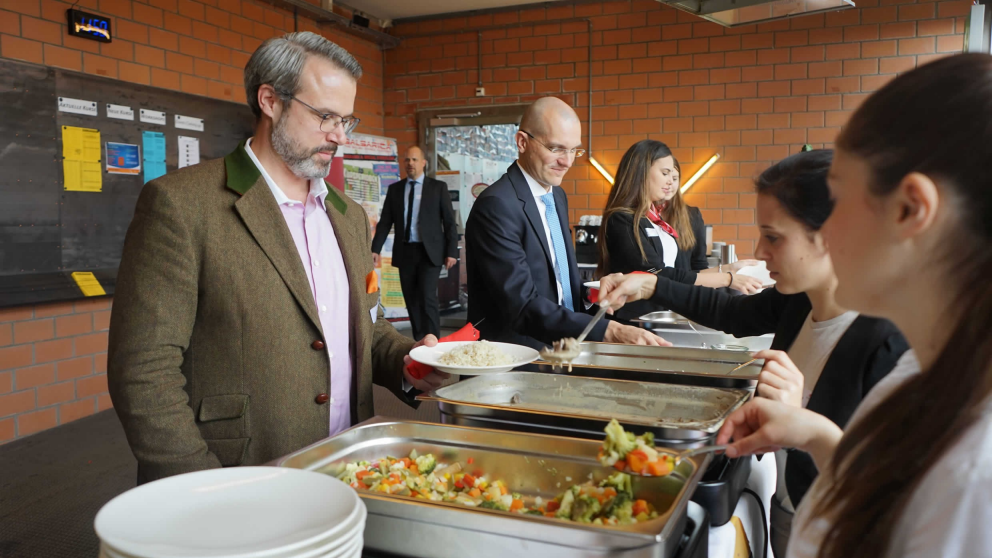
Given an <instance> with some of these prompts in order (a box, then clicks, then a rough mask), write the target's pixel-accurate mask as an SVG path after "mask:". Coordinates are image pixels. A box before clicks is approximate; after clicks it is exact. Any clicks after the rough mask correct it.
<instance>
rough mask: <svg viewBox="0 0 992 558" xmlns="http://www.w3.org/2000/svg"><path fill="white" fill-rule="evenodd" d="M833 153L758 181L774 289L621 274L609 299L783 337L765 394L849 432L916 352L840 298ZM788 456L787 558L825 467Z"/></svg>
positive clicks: (781, 519) (775, 527)
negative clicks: (824, 229)
mask: <svg viewBox="0 0 992 558" xmlns="http://www.w3.org/2000/svg"><path fill="white" fill-rule="evenodd" d="M832 156H833V152H832V151H831V150H816V151H810V152H806V153H798V154H796V155H793V156H791V157H788V158H786V159H785V160H783V161H781V162H779V163H778V164H776V165H774V166H772V167H771V168H769V169H768V170H766V171H765V172H764V173H762V174H761V176H760V177H759V178H758V179H757V181H756V182H757V191H758V201H757V215H758V225H759V227H760V229H761V238H760V240H759V241H758V248H757V250H756V251H755V254H756V255H757V256H758V257H759V258H760V259H762V260H764V261H765V262H766V263H767V265H768V270H769V272H770V273H771V276H772V278H773V279H776V281H777V284H776V287H775V288H774V289H767V290H765V291H763V292H761V293H759V294H756V295H753V296H731V295H729V294H726V293H722V292H720V291H718V290H715V289H709V288H705V287H693V286H690V285H686V284H683V283H680V282H677V281H672V280H669V279H666V278H661V279H658V278H656V277H655V276H653V275H636V274H635V275H626V276H620V275H613V276H609V277H604V278H603V279H602V282H601V285H600V297H601V298H603V299H604V300H607V301H609V302H611V303H614V305H615V304H623V302H624V301H631V300H639V299H650V300H651V301H653V302H655V303H657V304H662V305H665V306H667V307H669V308H671V309H672V310H674V311H675V312H678V313H679V314H682V315H683V316H686V317H688V318H690V319H692V320H694V321H696V322H698V323H701V324H703V325H705V326H708V327H711V328H714V329H718V330H721V331H725V332H727V333H731V334H733V335H735V336H737V337H749V336H754V335H763V334H766V333H772V332H774V333H775V339H774V341H773V343H772V347H771V350H770V351H763V352H762V353H758V355H756V356H758V357H759V358H765V360H766V362H765V366H764V368H763V370H762V373H761V375H760V377H759V382H758V387H757V393H758V395H760V396H763V397H769V398H771V399H777V400H780V401H785V402H788V403H792V404H794V405H802V406H805V407H807V408H808V409H810V410H811V411H815V412H817V413H819V414H821V415H824V416H826V417H828V418H829V419H831V420H832V421H833V422H835V423H836V424H837V425H838V426H840V427H841V428H843V427H844V426H845V425H846V424H847V421H848V419H850V417H851V414H852V413H853V412H854V409H855V408H856V407H857V406H858V404H859V403H860V402H861V399H862V398H863V397H864V396H865V395H866V394H867V393H868V391H869V390H871V388H872V387H873V386H874V385H875V384H876V383H877V382H878V381H879V380H880V379H882V378H883V377H884V376H885V375H886V374H888V373H889V371H891V370H892V368H893V367H894V366H895V364H896V361H897V360H898V359H899V357H900V356H901V355H902V353H904V352H905V351H906V350H907V349H908V348H909V346H908V344H907V342H906V340H905V339H904V338H903V336H902V334H901V333H900V332H899V331H898V330H897V329H896V327H895V326H894V325H893V324H892V323H891V322H889V321H887V320H882V319H877V318H869V317H866V316H860V315H858V314H856V313H854V312H848V311H845V309H843V308H841V307H839V306H838V305H837V302H836V300H835V299H834V291H835V289H836V286H837V277H836V275H835V274H834V270H833V264H832V263H831V260H830V255H829V253H827V250H826V244H825V243H824V239H823V236H822V235H821V234H820V227H821V226H822V225H823V223H824V221H826V219H827V217H828V216H829V215H830V212H831V211H832V209H833V202H832V201H831V199H830V194H829V190H828V187H827V183H826V177H827V171H828V169H829V167H830V162H831V160H832ZM783 351H784V352H783ZM793 360H795V361H796V362H795V363H794V362H793ZM797 364H798V366H797ZM800 370H801V371H800ZM804 384H805V385H804ZM779 457H780V458H784V459H785V471H784V482H780V483H779V485H778V492H776V496H775V498H773V504H772V547H773V549H774V551H775V553H776V555H778V554H779V552H780V551H781V552H782V553H783V555H784V552H785V546H786V545H787V543H788V532H789V531H788V528H787V527H788V525H789V523H791V511H792V510H793V509H795V506H798V505H799V502H800V500H802V498H803V496H804V495H805V494H806V491H807V490H808V489H809V486H810V484H812V482H813V480H814V479H815V478H816V475H817V469H816V466H815V465H814V463H813V460H812V458H811V457H810V456H809V455H808V454H806V453H803V452H800V451H789V452H788V453H787V455H786V454H780V455H779ZM779 479H780V481H781V480H783V475H782V474H781V472H780V475H779ZM783 484H784V487H783Z"/></svg>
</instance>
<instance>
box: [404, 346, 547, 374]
mask: <svg viewBox="0 0 992 558" xmlns="http://www.w3.org/2000/svg"><path fill="white" fill-rule="evenodd" d="M539 356H540V355H539V354H538V352H537V351H535V350H534V349H531V348H530V347H524V346H523V345H513V344H511V343H495V342H490V341H450V342H447V343H438V344H437V345H435V346H433V347H426V346H424V347H417V348H416V349H414V350H412V351H410V358H412V359H413V360H415V361H417V362H419V363H421V364H426V365H427V366H432V367H434V369H435V370H440V371H441V372H447V373H448V374H458V375H460V376H476V375H480V374H497V373H500V372H508V371H510V370H513V369H514V368H517V367H518V366H523V365H525V364H529V363H531V362H534V361H535V360H537V358H538V357H539Z"/></svg>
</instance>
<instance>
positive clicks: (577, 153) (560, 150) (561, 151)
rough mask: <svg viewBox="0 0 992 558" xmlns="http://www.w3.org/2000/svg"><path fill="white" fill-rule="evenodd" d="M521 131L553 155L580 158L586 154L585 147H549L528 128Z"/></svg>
mask: <svg viewBox="0 0 992 558" xmlns="http://www.w3.org/2000/svg"><path fill="white" fill-rule="evenodd" d="M520 131H521V132H523V133H525V134H527V137H529V138H530V139H532V140H534V141H536V142H537V143H540V144H541V145H542V146H543V147H544V148H545V149H547V150H548V151H550V152H551V154H552V155H556V156H558V157H561V156H562V155H571V156H573V157H575V158H579V157H581V156H583V155H585V154H586V150H585V149H578V148H573V149H565V148H564V147H548V146H547V145H544V143H542V142H541V140H539V139H537V138H535V137H534V135H533V134H531V133H530V132H528V131H527V130H520Z"/></svg>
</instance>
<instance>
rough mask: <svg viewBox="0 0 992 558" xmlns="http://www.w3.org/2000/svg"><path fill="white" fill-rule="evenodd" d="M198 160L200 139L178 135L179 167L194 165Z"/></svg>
mask: <svg viewBox="0 0 992 558" xmlns="http://www.w3.org/2000/svg"><path fill="white" fill-rule="evenodd" d="M199 162H200V140H199V139H198V138H191V137H189V136H179V168H183V167H188V166H191V165H196V164H198V163H199Z"/></svg>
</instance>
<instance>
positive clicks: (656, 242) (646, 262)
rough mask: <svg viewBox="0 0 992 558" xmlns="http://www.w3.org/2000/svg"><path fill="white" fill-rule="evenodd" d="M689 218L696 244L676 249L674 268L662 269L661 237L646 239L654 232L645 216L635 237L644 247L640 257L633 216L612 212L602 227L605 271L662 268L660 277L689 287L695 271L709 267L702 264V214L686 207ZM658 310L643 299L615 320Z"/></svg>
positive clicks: (617, 271) (703, 234)
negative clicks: (649, 233) (689, 248)
mask: <svg viewBox="0 0 992 558" xmlns="http://www.w3.org/2000/svg"><path fill="white" fill-rule="evenodd" d="M689 219H690V223H691V225H692V231H693V234H694V235H695V237H696V244H695V246H693V248H692V250H691V251H687V250H682V249H681V248H679V251H678V254H677V255H676V256H675V265H674V266H672V267H665V258H664V249H663V248H662V244H661V238H659V237H657V236H648V234H647V231H648V230H654V225H653V224H652V223H651V221H650V220H649V219H648V218H647V217H641V220H640V223H638V225H637V234H639V235H640V237H641V244H643V245H644V256H646V259H645V258H644V257H642V256H641V251H640V249H639V248H638V247H637V240H636V239H635V237H634V227H633V222H634V216H633V214H630V213H614V214H613V215H611V216H610V218H609V219H607V221H606V223H604V224H603V231H604V234H605V235H606V238H605V241H606V250H607V252H608V253H609V255H610V259H609V265H608V266H607V268H606V270H605V272H606V273H607V274H610V273H630V272H632V271H647V270H649V269H651V268H658V269H662V271H661V272H660V273H659V275H660V276H661V277H665V278H668V279H671V280H673V281H678V282H680V283H685V284H687V285H692V284H693V283H695V282H696V272H697V271H699V270H703V269H706V268H708V267H709V264H708V263H707V262H706V225H705V223H703V215H702V213H700V211H699V209H697V208H695V207H691V206H690V207H689ZM660 309H661V308H660V307H659V306H658V305H657V304H654V303H652V302H651V301H647V300H643V301H637V302H633V303H631V304H628V305H626V306H624V307H623V308H621V309H620V310H619V311H617V314H616V315H617V317H618V318H621V319H625V320H631V319H634V318H637V317H639V316H643V315H644V314H647V313H648V312H654V311H656V310H660Z"/></svg>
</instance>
